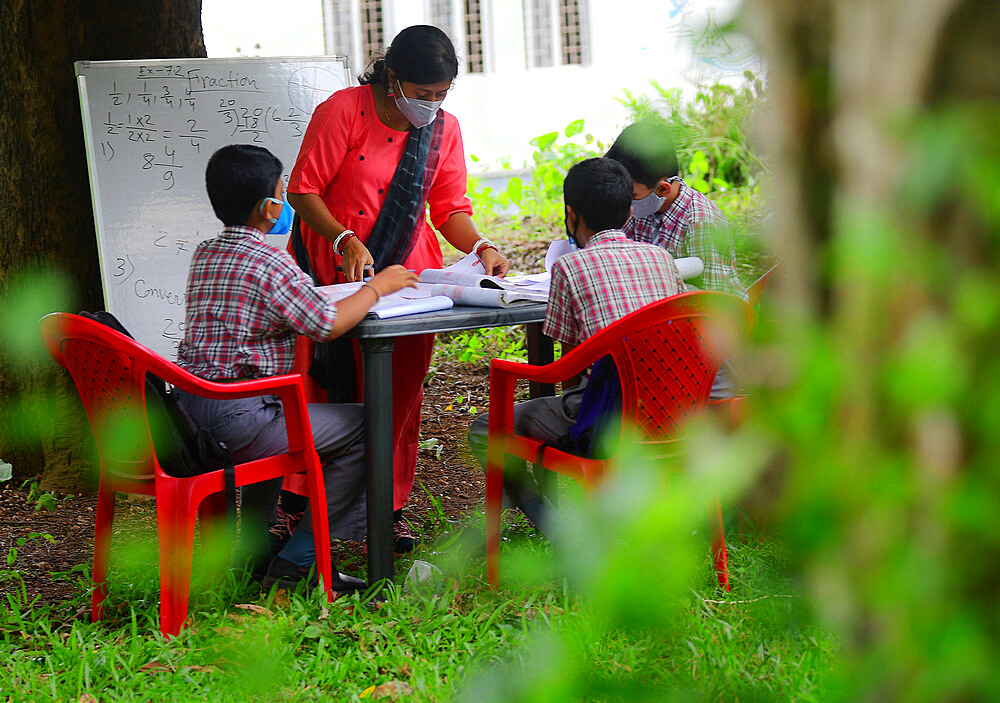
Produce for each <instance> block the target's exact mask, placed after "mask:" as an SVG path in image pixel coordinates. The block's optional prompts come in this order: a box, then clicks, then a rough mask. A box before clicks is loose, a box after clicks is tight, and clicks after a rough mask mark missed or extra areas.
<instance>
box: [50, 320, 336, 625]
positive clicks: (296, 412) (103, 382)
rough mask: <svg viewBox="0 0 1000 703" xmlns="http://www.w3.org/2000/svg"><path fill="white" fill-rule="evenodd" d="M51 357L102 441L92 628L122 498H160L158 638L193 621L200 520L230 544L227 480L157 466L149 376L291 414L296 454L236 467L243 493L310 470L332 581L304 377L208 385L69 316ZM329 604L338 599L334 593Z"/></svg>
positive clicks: (319, 544)
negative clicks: (261, 398) (275, 402)
mask: <svg viewBox="0 0 1000 703" xmlns="http://www.w3.org/2000/svg"><path fill="white" fill-rule="evenodd" d="M41 326H42V335H43V336H44V338H45V343H46V345H47V346H48V349H49V353H50V354H51V355H52V358H54V359H55V360H56V361H57V362H59V364H60V365H62V366H63V367H65V368H66V369H67V370H68V371H69V372H70V375H71V376H72V377H73V382H74V383H75V384H76V388H77V391H78V392H79V394H80V399H81V400H82V401H83V407H84V410H85V411H86V413H87V418H88V420H89V421H90V428H91V430H92V432H93V433H94V440H95V442H96V444H97V451H98V455H99V457H100V465H101V476H100V488H99V490H98V499H97V526H96V530H95V534H94V593H93V598H92V612H91V616H92V620H93V621H94V622H97V621H98V620H100V619H101V617H102V615H103V606H104V600H105V597H106V596H107V583H106V578H107V572H108V556H109V554H108V552H109V547H110V543H111V523H112V521H113V520H114V511H115V494H116V493H119V492H121V493H138V494H142V495H149V496H155V498H156V523H157V533H158V540H159V555H160V630H161V632H163V634H164V635H166V636H171V635H176V634H177V633H178V632H180V629H181V626H182V625H183V623H184V620H185V618H186V617H187V608H188V591H189V589H190V581H191V556H192V551H193V547H194V526H195V517H196V516H197V517H198V518H199V519H200V525H201V534H202V540H203V543H206V544H207V543H210V542H214V543H215V544H219V541H220V540H225V539H226V529H225V512H226V502H225V495H224V490H225V487H224V479H223V472H222V471H221V470H219V471H212V472H209V473H205V474H200V475H198V476H192V477H189V478H176V477H174V476H170V475H168V474H166V473H164V472H163V469H162V468H161V467H160V464H159V462H158V461H157V458H156V453H155V451H154V448H153V442H152V438H151V435H150V431H149V422H148V419H147V416H146V400H145V377H146V373H147V372H151V373H153V374H155V375H157V376H159V377H160V378H162V379H163V380H164V381H166V382H167V383H170V384H173V385H174V386H177V387H178V388H181V389H183V390H185V391H187V392H189V393H193V394H197V395H201V396H205V397H208V398H247V397H251V396H258V395H264V394H276V395H278V396H279V397H280V398H281V401H282V405H283V407H284V413H285V422H286V425H287V428H288V446H289V451H288V453H286V454H279V455H276V456H271V457H266V458H263V459H257V460H254V461H249V462H246V463H243V464H237V466H236V485H237V486H246V485H249V484H252V483H258V482H260V481H266V480H269V479H273V478H277V477H279V476H285V475H288V474H292V473H296V472H299V471H303V470H304V471H305V472H306V476H307V477H308V488H309V500H310V502H311V505H312V507H313V527H314V530H315V532H314V534H315V540H316V554H317V568H318V570H319V574H320V576H321V577H322V578H323V583H324V584H330V583H331V567H330V530H329V523H328V521H327V513H326V497H325V495H326V494H325V491H324V485H323V473H322V470H321V466H320V462H319V457H318V456H317V454H316V450H315V448H314V446H313V439H312V430H311V428H310V425H309V415H308V412H307V410H306V402H305V394H304V392H303V388H302V379H301V377H300V376H298V375H296V374H289V375H285V376H273V377H270V378H261V379H255V380H252V381H242V382H239V383H216V382H212V381H205V380H203V379H201V378H198V377H197V376H194V375H193V374H190V373H188V372H187V371H184V370H183V369H181V368H180V367H179V366H177V365H176V364H173V363H171V362H169V361H167V360H166V359H164V358H162V357H160V356H158V355H157V354H155V353H153V352H152V351H150V350H149V349H147V348H146V347H144V346H142V345H141V344H139V343H138V342H136V341H135V340H133V339H130V338H129V337H127V336H125V335H122V334H119V333H118V332H115V331H114V330H112V329H111V328H109V327H106V326H105V325H102V324H100V323H99V322H95V321H93V320H88V319H86V318H83V317H80V316H78V315H70V314H66V313H52V314H51V315H46V316H45V317H44V318H42V322H41ZM326 595H327V599H328V600H333V592H332V591H331V590H330V588H329V587H327V589H326Z"/></svg>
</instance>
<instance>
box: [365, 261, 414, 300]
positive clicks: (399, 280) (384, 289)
mask: <svg viewBox="0 0 1000 703" xmlns="http://www.w3.org/2000/svg"><path fill="white" fill-rule="evenodd" d="M419 280H420V278H419V277H418V276H417V274H415V273H413V271H410V270H409V269H407V268H403V267H402V266H400V265H399V264H394V265H393V266H386V267H385V268H384V269H382V270H381V271H379V272H378V273H376V274H375V275H374V276H373V277H372V278H371V279H370V280H369V281H368V285H370V286H374V287H375V290H376V291H377V292H378V294H379V296H383V295H390V294H392V293H395V292H396V291H398V290H402V289H403V288H416V287H417V282H418V281H419Z"/></svg>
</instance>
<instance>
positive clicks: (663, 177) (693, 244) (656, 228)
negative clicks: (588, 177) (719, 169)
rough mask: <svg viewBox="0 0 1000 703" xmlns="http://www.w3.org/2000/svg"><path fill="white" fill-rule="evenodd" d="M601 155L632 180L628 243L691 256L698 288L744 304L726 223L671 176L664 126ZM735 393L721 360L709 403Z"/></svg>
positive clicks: (636, 131) (732, 375)
mask: <svg viewBox="0 0 1000 703" xmlns="http://www.w3.org/2000/svg"><path fill="white" fill-rule="evenodd" d="M605 156H607V157H608V158H609V159H614V160H615V161H617V162H619V163H620V164H621V165H622V166H624V167H625V169H626V170H627V171H628V172H629V176H630V177H631V178H632V198H633V200H632V217H631V218H630V219H629V221H628V222H626V223H625V226H624V227H623V228H622V229H623V230H624V231H625V234H626V235H627V236H628V238H629V239H634V240H635V241H637V242H648V243H650V244H656V245H657V246H660V247H663V248H664V249H666V250H667V251H669V252H670V253H671V254H673V255H674V256H676V257H678V258H679V257H682V256H697V257H698V258H700V259H701V260H702V262H703V263H704V264H705V270H704V272H703V273H702V275H701V281H700V287H701V288H703V289H705V290H714V291H718V292H720V293H730V294H732V295H738V296H739V297H741V298H743V300H747V299H748V294H747V291H746V288H744V287H743V284H742V283H741V282H740V279H739V276H737V275H736V252H735V249H734V247H733V240H732V238H731V237H730V236H729V234H728V231H727V230H728V228H729V222H728V220H726V216H725V215H723V214H722V210H720V209H719V206H718V205H716V204H715V203H713V202H712V201H711V200H709V199H708V198H707V197H705V196H704V195H702V194H701V193H699V192H698V191H696V190H695V189H694V188H691V187H690V186H688V185H687V184H686V183H685V182H684V180H683V179H682V178H681V177H680V176H678V175H677V173H678V164H677V151H676V149H675V148H674V140H673V137H672V136H671V134H670V129H669V127H667V126H666V125H665V124H660V123H656V122H652V121H646V122H636V123H635V124H633V125H630V126H628V127H626V128H625V130H624V131H623V132H622V133H621V134H619V135H618V138H617V139H616V140H615V143H614V144H612V145H611V148H610V149H609V150H608V153H607V154H605ZM723 242H724V246H723V247H722V251H720V248H719V247H720V244H723ZM693 287H694V286H689V288H693ZM682 290H684V289H683V288H682ZM738 388H739V382H738V379H737V374H736V371H735V369H733V366H732V364H731V363H729V361H728V360H726V361H725V362H724V363H723V365H722V367H721V368H720V369H719V372H718V373H717V374H716V376H715V382H714V383H713V384H712V392H711V395H710V396H709V398H711V399H712V400H719V399H720V398H731V397H733V396H734V395H736V392H737V389H738Z"/></svg>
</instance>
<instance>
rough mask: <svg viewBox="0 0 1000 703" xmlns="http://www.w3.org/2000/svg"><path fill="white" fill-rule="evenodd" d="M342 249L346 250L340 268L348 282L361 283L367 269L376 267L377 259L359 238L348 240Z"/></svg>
mask: <svg viewBox="0 0 1000 703" xmlns="http://www.w3.org/2000/svg"><path fill="white" fill-rule="evenodd" d="M341 249H343V250H344V256H343V258H342V259H341V261H340V268H341V269H342V270H343V272H344V277H345V278H346V279H347V280H348V282H350V283H353V282H354V281H360V280H361V279H362V278H364V275H365V267H366V266H367V267H368V268H373V267H374V264H375V259H373V258H372V255H371V252H370V251H368V247H366V246H365V245H364V244H362V243H361V240H360V239H358V238H357V237H351V238H350V239H348V240H347V243H346V244H343V245H342V246H341ZM373 270H374V269H373ZM396 290H399V289H398V288H397V289H396Z"/></svg>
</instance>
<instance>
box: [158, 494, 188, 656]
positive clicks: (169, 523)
mask: <svg viewBox="0 0 1000 703" xmlns="http://www.w3.org/2000/svg"><path fill="white" fill-rule="evenodd" d="M156 488H157V489H156V523H157V532H158V533H159V534H158V537H159V550H160V632H162V633H163V635H164V636H165V637H172V636H174V635H176V634H178V633H179V632H180V631H181V626H182V625H183V624H184V620H185V618H187V607H188V592H189V590H190V586H191V553H192V551H193V548H194V523H195V516H196V514H197V513H196V506H195V505H193V504H192V503H191V501H190V500H189V496H187V495H186V494H185V493H184V491H183V489H179V488H178V487H177V483H176V482H166V481H164V482H160V483H158V484H157V487H156Z"/></svg>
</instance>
